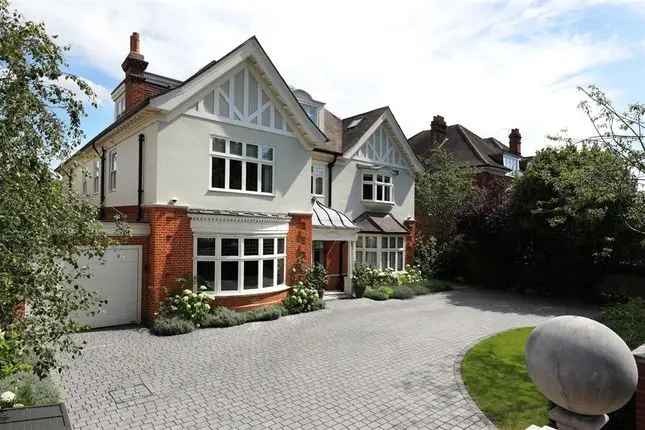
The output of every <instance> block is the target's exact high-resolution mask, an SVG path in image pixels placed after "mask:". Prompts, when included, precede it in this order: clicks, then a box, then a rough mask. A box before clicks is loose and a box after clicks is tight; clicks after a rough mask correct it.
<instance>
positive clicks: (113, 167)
mask: <svg viewBox="0 0 645 430" xmlns="http://www.w3.org/2000/svg"><path fill="white" fill-rule="evenodd" d="M108 160H109V164H108V166H109V167H110V173H109V178H110V180H109V182H108V183H109V185H110V187H109V188H110V191H116V181H117V172H118V161H119V158H118V156H117V151H116V149H115V150H112V151H111V152H110V154H109V156H108Z"/></svg>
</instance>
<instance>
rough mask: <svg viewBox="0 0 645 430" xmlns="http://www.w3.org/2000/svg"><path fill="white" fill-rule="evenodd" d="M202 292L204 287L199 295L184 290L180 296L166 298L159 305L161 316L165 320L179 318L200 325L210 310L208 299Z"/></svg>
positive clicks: (203, 287)
mask: <svg viewBox="0 0 645 430" xmlns="http://www.w3.org/2000/svg"><path fill="white" fill-rule="evenodd" d="M204 290H206V287H205V286H201V287H200V292H199V293H195V292H193V291H191V290H189V289H185V290H183V291H182V292H181V294H175V295H173V296H170V297H168V298H167V299H166V300H165V301H164V302H163V303H162V304H161V315H162V316H163V317H166V318H172V317H179V318H182V319H185V320H188V321H192V322H194V323H195V324H199V323H201V321H202V320H203V319H204V318H205V317H206V315H208V313H209V312H210V310H211V305H210V297H209V296H208V294H206V293H205V292H204Z"/></svg>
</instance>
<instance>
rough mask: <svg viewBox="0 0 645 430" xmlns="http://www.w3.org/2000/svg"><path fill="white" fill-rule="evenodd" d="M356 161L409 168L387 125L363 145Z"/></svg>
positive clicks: (375, 132)
mask: <svg viewBox="0 0 645 430" xmlns="http://www.w3.org/2000/svg"><path fill="white" fill-rule="evenodd" d="M354 159H356V160H359V161H367V162H370V163H376V164H380V165H385V166H394V167H401V168H407V167H408V166H407V163H406V162H405V159H404V158H403V156H402V155H401V151H400V150H399V144H398V143H396V140H395V139H394V137H393V136H392V133H391V132H390V131H389V130H388V129H387V127H386V126H385V124H381V125H380V126H379V127H378V128H377V129H376V131H374V133H372V135H371V136H370V137H369V138H368V139H367V141H366V142H365V143H363V145H362V146H361V147H360V148H359V149H358V151H357V152H356V155H355V156H354Z"/></svg>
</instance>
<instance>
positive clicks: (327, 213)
mask: <svg viewBox="0 0 645 430" xmlns="http://www.w3.org/2000/svg"><path fill="white" fill-rule="evenodd" d="M312 206H313V207H312V210H313V216H312V217H311V223H312V226H313V227H314V228H347V229H352V230H358V227H357V226H356V225H355V224H354V223H353V222H352V221H351V220H350V219H349V217H348V216H347V215H345V214H344V213H343V212H341V211H339V210H336V209H332V208H330V207H327V206H325V205H323V204H322V203H321V202H319V201H318V200H317V199H313V205H312Z"/></svg>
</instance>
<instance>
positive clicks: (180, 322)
mask: <svg viewBox="0 0 645 430" xmlns="http://www.w3.org/2000/svg"><path fill="white" fill-rule="evenodd" d="M151 330H152V333H153V334H156V335H157V336H174V335H177V334H184V333H190V332H191V331H193V330H195V324H193V323H192V321H188V320H184V319H181V318H177V317H174V318H165V317H159V318H157V319H156V320H155V322H154V323H153V325H152V329H151Z"/></svg>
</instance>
